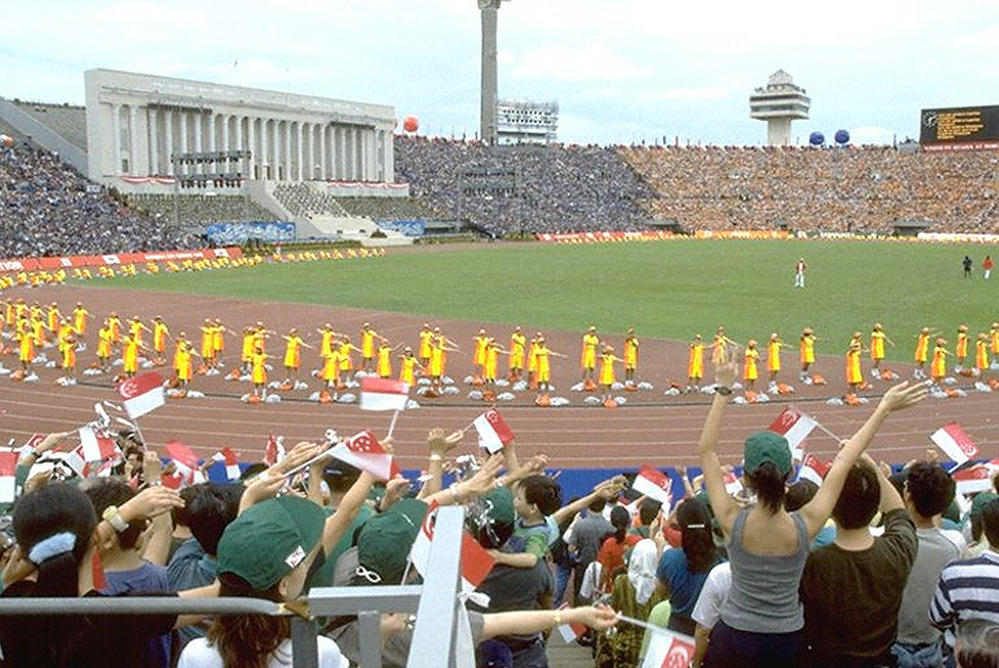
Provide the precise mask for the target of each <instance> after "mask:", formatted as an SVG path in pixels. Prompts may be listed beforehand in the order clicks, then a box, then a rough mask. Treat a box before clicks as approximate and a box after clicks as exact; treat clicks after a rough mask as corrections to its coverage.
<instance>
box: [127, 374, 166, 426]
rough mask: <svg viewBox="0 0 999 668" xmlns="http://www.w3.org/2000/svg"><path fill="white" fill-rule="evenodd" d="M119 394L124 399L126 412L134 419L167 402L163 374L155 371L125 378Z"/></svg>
mask: <svg viewBox="0 0 999 668" xmlns="http://www.w3.org/2000/svg"><path fill="white" fill-rule="evenodd" d="M118 394H119V395H120V396H121V398H122V399H124V401H123V402H122V406H123V407H124V409H125V412H126V413H128V417H130V418H132V419H133V420H134V419H136V418H138V417H142V416H143V415H145V414H146V413H148V412H150V411H152V410H155V409H157V408H159V407H160V406H162V405H163V404H165V403H166V397H165V395H164V393H163V376H161V375H159V374H158V373H156V372H155V371H150V372H149V373H144V374H141V375H139V376H136V377H135V378H127V379H125V380H123V381H122V382H121V383H119V384H118Z"/></svg>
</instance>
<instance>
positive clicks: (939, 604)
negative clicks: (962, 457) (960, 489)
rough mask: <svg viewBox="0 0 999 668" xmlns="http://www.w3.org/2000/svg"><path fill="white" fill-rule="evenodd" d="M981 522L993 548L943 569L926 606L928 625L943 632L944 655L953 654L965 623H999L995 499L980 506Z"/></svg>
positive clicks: (997, 501) (998, 531) (998, 523)
mask: <svg viewBox="0 0 999 668" xmlns="http://www.w3.org/2000/svg"><path fill="white" fill-rule="evenodd" d="M979 496H981V495H979ZM981 522H982V529H983V531H984V533H985V536H986V537H987V538H988V541H989V545H991V546H993V547H990V549H989V550H987V551H986V552H984V553H982V555H981V556H979V557H976V558H974V559H966V560H962V561H953V562H951V563H950V564H948V565H947V566H945V567H944V569H943V571H941V572H940V580H939V581H938V582H937V588H936V592H935V593H934V595H933V603H932V604H931V605H930V622H931V623H932V624H933V626H935V627H937V628H938V629H940V630H941V631H943V638H944V647H945V654H951V653H953V651H954V643H955V640H956V634H957V630H958V628H959V626H960V625H961V624H963V623H964V622H966V621H967V620H969V619H984V620H986V621H988V622H992V623H999V553H997V552H996V549H995V547H994V546H996V545H999V499H995V498H993V499H989V500H988V501H987V502H986V503H984V504H982V507H981Z"/></svg>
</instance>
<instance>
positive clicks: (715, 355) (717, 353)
mask: <svg viewBox="0 0 999 668" xmlns="http://www.w3.org/2000/svg"><path fill="white" fill-rule="evenodd" d="M735 345H738V344H736V342H735V341H733V340H732V339H730V338H728V337H727V336H725V326H724V325H718V330H717V331H716V332H715V340H714V343H712V344H711V363H712V364H714V365H717V364H718V360H720V359H721V357H722V355H723V354H724V352H723V349H724V348H725V346H735Z"/></svg>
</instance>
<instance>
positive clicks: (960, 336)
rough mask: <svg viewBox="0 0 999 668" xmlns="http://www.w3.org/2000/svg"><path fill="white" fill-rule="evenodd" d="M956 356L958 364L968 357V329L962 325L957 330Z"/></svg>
mask: <svg viewBox="0 0 999 668" xmlns="http://www.w3.org/2000/svg"><path fill="white" fill-rule="evenodd" d="M954 356H955V357H956V358H957V361H958V363H961V362H963V361H964V358H965V357H967V356H968V328H967V327H965V326H964V325H961V326H960V327H958V328H957V342H956V343H955V344H954Z"/></svg>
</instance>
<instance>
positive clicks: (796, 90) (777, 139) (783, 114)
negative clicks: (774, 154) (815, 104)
mask: <svg viewBox="0 0 999 668" xmlns="http://www.w3.org/2000/svg"><path fill="white" fill-rule="evenodd" d="M811 106H812V100H811V98H809V97H808V96H807V95H805V89H804V88H801V87H800V86H795V85H794V80H793V79H792V78H791V75H790V74H788V73H787V72H785V71H784V70H777V71H776V72H774V73H773V74H771V75H770V80H769V81H768V82H767V86H766V88H757V89H756V90H755V91H754V92H753V94H752V95H750V96H749V117H750V118H755V119H757V120H761V121H766V122H767V144H769V145H770V146H787V145H789V144H790V143H791V121H793V120H795V119H799V118H800V119H807V118H808V110H809V109H810V108H811Z"/></svg>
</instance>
